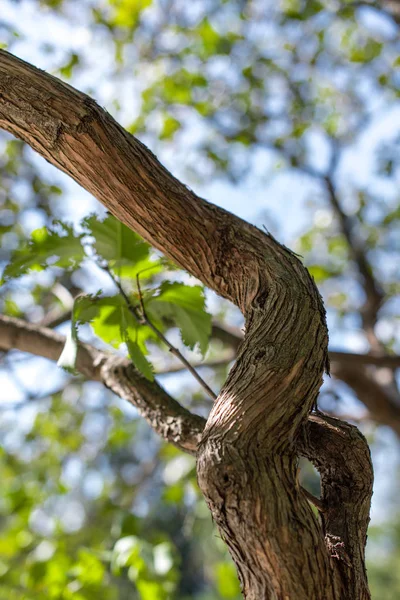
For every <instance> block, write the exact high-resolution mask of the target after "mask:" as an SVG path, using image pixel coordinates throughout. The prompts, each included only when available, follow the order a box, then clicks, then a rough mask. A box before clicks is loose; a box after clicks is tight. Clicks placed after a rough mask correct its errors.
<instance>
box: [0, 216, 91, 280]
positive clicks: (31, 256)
mask: <svg viewBox="0 0 400 600" xmlns="http://www.w3.org/2000/svg"><path fill="white" fill-rule="evenodd" d="M55 226H58V227H59V228H60V229H61V231H60V233H58V232H56V231H55V230H54V229H47V228H46V227H42V228H40V229H36V230H35V231H33V232H32V234H31V239H30V241H29V243H28V244H27V246H25V248H22V249H18V250H16V251H15V252H13V254H12V255H11V260H10V263H9V264H8V265H7V266H6V268H5V270H4V275H3V279H4V281H7V280H9V279H12V278H15V277H20V276H21V275H25V274H26V273H28V272H29V271H32V270H34V271H39V270H42V269H45V268H46V267H49V266H57V267H62V268H64V269H76V268H77V267H78V266H79V264H80V263H81V262H82V260H83V259H84V258H85V252H84V249H83V246H82V243H81V236H76V235H75V233H74V231H73V229H72V227H70V226H69V225H66V224H65V223H61V222H59V221H58V222H56V223H55Z"/></svg>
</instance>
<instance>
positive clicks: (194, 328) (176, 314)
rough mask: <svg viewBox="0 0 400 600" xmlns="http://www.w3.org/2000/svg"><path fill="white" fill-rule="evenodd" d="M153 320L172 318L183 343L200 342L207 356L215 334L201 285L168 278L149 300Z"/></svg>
mask: <svg viewBox="0 0 400 600" xmlns="http://www.w3.org/2000/svg"><path fill="white" fill-rule="evenodd" d="M146 311H147V314H148V316H149V318H150V321H152V319H153V318H154V317H155V318H157V319H161V318H163V317H164V318H168V319H172V320H173V321H174V322H175V323H176V325H177V326H178V327H179V329H180V332H181V337H182V341H183V343H184V344H185V345H186V346H188V347H189V348H191V349H193V348H194V347H195V346H196V344H198V345H199V348H200V351H201V353H202V354H203V356H204V355H205V353H206V351H207V347H208V342H209V338H210V334H211V315H210V314H208V313H207V312H206V310H205V298H204V291H203V288H202V287H201V286H193V287H192V286H188V285H184V284H183V283H178V282H172V283H171V282H169V281H165V282H164V283H162V284H161V286H160V287H159V288H158V293H157V295H154V296H152V297H151V298H150V299H149V300H147V302H146Z"/></svg>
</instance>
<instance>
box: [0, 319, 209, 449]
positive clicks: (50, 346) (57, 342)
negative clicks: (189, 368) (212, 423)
mask: <svg viewBox="0 0 400 600" xmlns="http://www.w3.org/2000/svg"><path fill="white" fill-rule="evenodd" d="M64 344H65V337H64V336H63V335H60V334H59V333H56V332H55V331H53V330H52V329H48V328H46V327H41V326H38V325H33V324H32V323H27V322H26V321H22V320H21V319H15V318H13V317H6V316H4V315H0V347H1V348H3V349H5V350H11V349H13V348H15V349H17V350H20V351H21V352H28V353H30V354H34V355H36V356H42V357H44V358H48V359H49V360H51V361H57V360H58V358H59V356H60V354H61V352H62V350H63V347H64ZM76 369H77V370H78V371H79V372H80V373H82V374H83V375H84V376H85V377H86V379H89V380H92V381H99V382H101V383H103V384H104V385H105V386H106V387H107V388H109V389H110V390H112V391H113V392H114V393H115V394H116V395H117V396H119V397H120V398H122V399H124V400H127V401H128V402H130V403H131V404H133V406H135V407H136V408H137V409H138V411H139V413H140V414H141V415H142V417H144V418H145V419H146V421H147V422H148V423H149V424H150V425H151V427H152V428H153V429H154V430H155V431H156V433H158V434H159V435H160V436H161V437H162V438H163V439H165V440H167V441H168V442H171V443H172V444H174V445H175V446H177V447H178V448H180V449H181V450H183V451H185V452H188V453H189V454H195V453H196V449H197V446H198V444H199V441H200V438H201V435H202V431H203V429H204V426H205V419H203V418H202V417H200V416H198V415H195V414H192V413H191V412H190V411H188V410H187V409H186V408H184V407H183V406H181V405H180V404H179V403H178V402H177V401H176V400H174V398H172V397H171V396H170V395H169V394H167V392H166V391H165V390H164V389H163V388H162V387H161V386H160V385H159V384H158V383H157V382H150V381H148V380H147V379H146V378H145V377H143V375H141V373H139V371H137V370H136V369H135V367H134V366H133V365H132V363H131V362H130V361H129V360H128V359H127V358H123V357H120V356H116V355H112V354H108V353H105V352H101V351H99V350H97V349H96V348H94V347H93V346H90V345H89V344H83V343H79V345H78V354H77V360H76Z"/></svg>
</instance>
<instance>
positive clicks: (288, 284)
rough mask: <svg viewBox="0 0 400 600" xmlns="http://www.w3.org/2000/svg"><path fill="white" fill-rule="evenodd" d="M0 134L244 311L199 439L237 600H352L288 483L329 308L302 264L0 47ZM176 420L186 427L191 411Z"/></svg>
mask: <svg viewBox="0 0 400 600" xmlns="http://www.w3.org/2000/svg"><path fill="white" fill-rule="evenodd" d="M0 127H3V128H4V129H6V130H8V131H10V132H11V133H13V134H15V135H16V136H18V137H20V138H22V139H23V140H24V141H26V142H27V143H29V144H30V145H31V146H32V147H33V148H34V149H35V150H37V151H38V152H39V153H40V154H41V155H42V156H44V157H45V158H46V159H47V160H48V161H49V162H51V163H52V164H54V165H55V166H57V167H58V168H59V169H61V170H63V171H64V172H66V173H68V174H69V175H70V176H71V177H73V178H74V179H75V180H76V181H77V182H78V183H79V184H80V185H82V186H83V187H84V188H85V189H87V190H88V191H89V192H91V193H92V194H94V195H95V196H96V197H97V198H98V199H99V200H100V201H101V202H102V203H103V204H104V205H105V206H106V207H107V208H108V209H109V210H110V211H111V212H112V213H113V214H114V215H115V216H116V217H117V218H118V219H119V220H120V221H122V222H124V223H125V224H126V225H127V226H128V227H130V228H131V229H134V230H135V231H137V232H138V233H139V234H140V235H142V236H143V237H144V238H145V239H146V240H147V241H149V242H150V243H151V244H153V246H155V247H156V248H158V249H160V250H162V251H163V252H164V253H165V254H166V255H167V256H169V257H170V258H172V259H173V260H174V261H175V262H176V263H177V264H179V265H180V266H182V267H183V268H185V269H187V270H188V271H189V272H190V273H191V274H192V275H194V276H196V277H198V278H199V279H200V280H201V281H202V282H203V283H204V284H205V285H207V286H209V287H210V288H211V289H213V290H215V291H216V292H217V293H218V294H219V295H221V296H223V297H225V298H227V299H229V300H231V301H232V302H234V303H235V304H236V305H237V306H238V307H239V308H240V309H241V310H242V312H243V314H244V316H245V318H246V336H245V338H244V340H243V342H242V343H241V345H240V347H239V350H238V357H237V361H236V363H235V365H234V366H233V367H232V369H231V371H230V373H229V377H228V380H227V381H226V383H225V385H224V387H223V388H222V390H221V393H220V395H219V397H218V399H217V400H216V402H215V404H214V406H213V409H212V410H211V413H210V416H209V418H208V420H207V425H206V428H205V430H204V432H203V435H202V436H201V442H200V445H199V447H198V454H197V473H198V481H199V485H200V488H201V490H202V492H203V494H204V497H205V498H206V501H207V503H208V505H209V508H210V510H211V512H212V515H213V517H214V520H215V521H216V523H217V524H218V527H219V529H220V531H221V534H222V535H223V537H224V539H225V541H226V543H227V545H228V548H229V550H230V552H231V554H232V557H233V559H234V561H235V563H236V566H237V569H238V573H239V577H240V580H241V583H242V588H243V593H244V596H245V598H246V600H259V599H260V598H266V597H274V598H276V599H277V600H283V599H284V598H297V600H309V598H318V597H321V590H323V593H324V598H325V600H337V599H338V598H339V597H341V598H344V597H349V595H350V596H352V595H353V585H354V582H353V579H354V578H353V577H352V575H351V573H349V572H348V571H346V570H342V571H340V573H337V572H336V573H334V572H333V571H332V566H331V561H332V558H331V556H332V552H331V549H330V547H329V546H328V547H327V546H326V544H325V541H324V539H323V536H322V535H321V531H320V528H319V527H318V525H317V523H316V520H315V517H314V515H313V513H312V511H311V509H310V507H309V504H308V502H307V500H306V498H305V497H304V495H303V494H302V492H301V490H298V489H297V487H296V465H297V453H296V446H295V441H296V439H297V437H298V435H299V432H300V431H301V429H302V428H303V427H304V425H305V423H306V421H307V419H308V415H309V413H310V411H311V409H312V407H313V406H314V405H315V402H316V398H317V395H318V391H319V388H320V385H321V383H322V374H323V370H324V368H325V367H326V366H327V364H328V362H327V341H328V338H327V328H326V321H325V310H324V307H323V304H322V300H321V298H320V295H319V293H318V291H317V289H316V287H315V284H314V282H313V280H312V278H311V277H310V275H309V274H308V272H307V270H306V269H305V268H304V266H303V265H302V264H301V262H300V261H299V259H298V258H297V257H296V256H295V255H294V254H293V253H292V252H290V250H288V249H287V248H285V247H284V246H282V245H280V244H279V243H278V242H277V241H276V240H275V239H274V238H273V237H272V236H271V235H267V234H265V233H263V232H262V231H260V230H259V229H257V228H256V227H254V226H252V225H250V224H248V223H245V222H244V221H242V220H241V219H239V218H238V217H235V216H234V215H232V214H230V213H228V212H227V211H224V210H222V209H220V208H218V207H216V206H214V205H211V204H209V203H208V202H206V201H205V200H203V199H201V198H199V197H198V196H196V195H195V194H194V193H193V192H192V191H191V190H189V189H188V188H187V187H186V186H184V185H183V184H181V183H180V182H178V181H177V180H176V179H175V178H174V177H173V176H172V175H171V174H170V173H169V172H168V171H167V170H166V169H165V168H164V167H163V166H162V165H161V164H160V163H159V162H158V161H157V159H156V158H155V156H154V155H153V154H152V153H151V152H150V151H149V150H148V149H147V148H145V146H144V145H143V144H141V143H140V142H139V141H138V140H136V139H135V138H133V137H132V136H130V135H129V134H127V132H125V131H124V130H123V129H122V128H121V127H120V126H119V125H118V124H117V123H116V122H115V121H114V120H113V119H112V118H111V117H110V116H109V115H108V114H107V113H106V112H105V111H103V110H102V109H100V108H99V107H98V106H97V105H96V103H95V102H93V101H92V100H91V99H89V98H88V97H87V96H85V95H84V94H81V93H79V92H78V91H76V90H74V89H73V88H71V87H70V86H67V85H66V84H63V83H62V82H60V81H58V80H57V79H55V78H53V77H51V76H49V75H47V74H46V73H43V72H41V71H38V70H37V69H35V68H34V67H32V66H30V65H27V64H26V63H24V62H23V61H20V60H18V59H16V58H15V57H12V56H11V55H10V54H8V53H6V52H4V51H0ZM113 360H114V361H121V359H110V360H106V361H105V364H104V365H102V366H101V377H102V380H103V382H104V383H105V385H107V386H108V387H110V388H111V389H113V390H114V391H116V393H119V394H121V395H126V396H128V399H129V394H135V405H137V406H139V407H140V409H141V410H142V414H144V416H145V417H146V418H147V419H148V420H149V421H150V422H151V421H152V419H154V421H155V424H156V427H159V428H160V432H161V435H163V437H167V436H168V435H170V434H168V429H167V432H166V431H165V426H166V425H168V421H167V422H166V420H165V417H163V418H162V421H161V422H160V404H161V409H162V410H163V411H164V412H166V413H167V414H168V411H170V414H171V413H172V414H171V417H172V422H173V423H174V424H175V425H176V423H177V419H176V411H177V407H176V404H177V403H174V404H173V405H172V407H171V399H170V398H169V396H168V395H166V394H165V392H164V391H163V390H162V392H160V393H161V394H163V396H162V398H163V401H164V402H165V406H163V405H162V403H157V404H156V405H154V403H153V398H154V396H153V392H154V387H153V384H149V382H148V381H147V380H144V378H142V377H140V376H139V375H138V374H137V373H136V371H135V369H134V368H133V367H129V366H128V367H127V366H126V365H124V367H120V366H115V364H113V362H112V361H113ZM121 381H122V383H121ZM139 386H140V387H139ZM149 386H150V387H149ZM132 388H134V389H133V390H132ZM140 389H142V391H143V395H139V394H141V392H140ZM160 389H161V388H160ZM138 390H139V391H138ZM143 398H144V400H143ZM131 401H132V400H131ZM149 403H151V409H150V413H148V412H147V411H148V406H149ZM177 406H178V407H179V405H177ZM181 410H182V411H183V410H184V409H182V408H181ZM186 412H187V411H186ZM185 418H186V423H188V425H189V423H190V424H191V422H192V419H193V415H190V413H189V414H188V415H186V416H185ZM185 418H183V420H185ZM178 421H179V419H178ZM174 432H175V433H174V435H170V437H171V438H172V439H173V440H174V443H178V445H179V443H180V442H181V440H182V439H186V435H182V427H180V428H179V427H177V425H176V426H175V428H174ZM199 435H201V434H199ZM194 442H195V440H194V439H193V437H192V438H191V446H190V447H191V448H192V449H193V450H194V447H195V443H194ZM345 442H346V439H345V438H343V443H345ZM342 451H343V450H342ZM338 477H339V479H340V475H338ZM343 526H344V527H346V526H347V524H346V523H344V524H343ZM343 535H344V534H343ZM357 539H358V543H359V544H362V545H363V544H364V542H365V540H364V538H363V537H359V538H357ZM340 543H342V542H340ZM343 543H344V542H343ZM346 550H348V555H349V560H350V561H352V560H353V558H354V561H356V559H357V556H358V554H357V552H358V553H360V552H363V547H362V549H361V550H357V551H356V550H354V557H353V554H352V550H353V547H349V548H348V549H347V548H346ZM311 564H312V565H313V569H312V570H308V569H305V565H311ZM354 565H356V562H354ZM277 569H278V571H279V577H277ZM361 576H363V573H361ZM364 579H365V577H364ZM364 584H365V586H366V581H364ZM366 589H367V588H366ZM345 594H347V596H345ZM367 594H368V592H366V593H365V594H364V596H362V598H367Z"/></svg>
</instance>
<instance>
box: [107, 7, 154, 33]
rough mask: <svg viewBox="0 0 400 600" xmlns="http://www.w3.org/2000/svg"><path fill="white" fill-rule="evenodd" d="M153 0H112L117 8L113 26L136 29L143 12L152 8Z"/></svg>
mask: <svg viewBox="0 0 400 600" xmlns="http://www.w3.org/2000/svg"><path fill="white" fill-rule="evenodd" d="M152 2H153V0H110V2H109V3H110V4H111V5H112V6H114V7H115V9H114V15H113V18H112V21H111V22H112V24H113V25H118V26H119V27H126V28H129V29H131V28H134V27H136V25H137V24H138V21H139V18H140V15H141V13H142V11H143V10H144V9H145V8H147V7H148V6H151V4H152Z"/></svg>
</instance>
